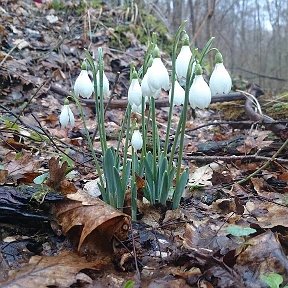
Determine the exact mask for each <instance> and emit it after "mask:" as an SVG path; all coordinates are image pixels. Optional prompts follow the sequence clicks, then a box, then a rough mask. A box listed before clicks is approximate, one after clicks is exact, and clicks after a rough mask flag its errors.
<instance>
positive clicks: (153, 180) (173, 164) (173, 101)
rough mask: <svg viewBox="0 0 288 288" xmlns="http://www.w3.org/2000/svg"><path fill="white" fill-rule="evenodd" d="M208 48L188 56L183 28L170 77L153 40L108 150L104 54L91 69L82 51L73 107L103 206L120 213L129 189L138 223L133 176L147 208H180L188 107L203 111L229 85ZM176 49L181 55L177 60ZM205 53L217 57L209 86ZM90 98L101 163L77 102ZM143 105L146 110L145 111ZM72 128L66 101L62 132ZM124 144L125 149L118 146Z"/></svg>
mask: <svg viewBox="0 0 288 288" xmlns="http://www.w3.org/2000/svg"><path fill="white" fill-rule="evenodd" d="M212 42H213V38H211V39H210V40H209V41H208V42H207V43H206V45H205V47H204V48H203V49H202V51H201V52H200V51H199V50H198V49H194V50H193V52H192V51H191V48H190V43H189V37H188V35H187V34H186V32H185V30H184V23H183V24H182V25H181V26H180V27H179V29H178V31H177V33H176V35H175V40H174V46H173V53H172V67H171V73H170V75H169V72H168V70H167V67H165V65H164V64H163V62H162V59H161V57H160V51H159V49H158V47H157V39H156V35H152V41H151V43H150V45H149V47H148V50H147V52H146V55H145V58H144V61H143V66H142V67H141V69H139V71H136V69H135V68H133V67H132V69H131V77H130V78H131V81H130V87H129V89H128V95H127V96H128V105H127V109H126V111H125V116H124V118H123V121H122V128H121V131H120V133H119V139H118V145H117V147H109V146H108V145H107V141H106V132H105V119H104V104H103V101H104V98H105V97H106V96H107V95H109V82H108V79H107V77H106V75H105V72H104V63H103V52H102V49H101V48H99V49H98V59H97V63H96V64H95V61H94V59H93V58H92V56H91V55H90V54H89V52H87V51H86V60H85V61H84V63H83V64H82V67H81V72H80V75H79V76H78V78H77V79H76V81H75V85H74V94H73V95H72V96H73V97H72V99H73V100H74V101H75V103H76V104H77V107H78V108H79V110H80V115H81V118H82V121H83V123H84V128H85V131H86V138H87V143H88V146H89V148H90V151H91V154H92V157H93V161H94V165H95V169H96V173H97V174H98V176H99V183H98V186H99V189H100V191H101V195H102V198H103V200H104V201H105V202H107V203H108V204H110V205H112V206H114V207H116V208H118V209H122V208H123V205H124V198H125V193H126V191H127V190H128V187H129V188H130V189H129V191H131V211H132V218H133V219H136V213H137V185H136V175H138V176H140V177H142V178H143V179H145V187H144V197H145V198H146V199H147V200H148V201H149V202H150V203H151V204H156V203H161V204H163V205H166V204H167V201H168V200H170V202H172V208H173V209H176V208H177V207H178V206H179V204H180V200H181V196H182V195H183V192H184V189H185V187H186V185H187V182H188V177H189V171H188V168H187V167H185V166H183V163H182V158H183V150H184V134H185V121H186V116H187V110H188V107H189V104H190V106H191V107H192V108H193V109H195V108H199V109H204V108H207V107H208V106H209V104H210V102H211V96H212V95H216V94H225V93H228V92H229V91H230V89H231V85H232V83H231V78H230V75H229V73H228V72H227V70H226V69H225V67H224V65H223V58H222V55H221V53H220V52H219V51H218V49H216V48H212ZM180 45H181V47H180ZM179 49H180V52H179V53H178V54H177V52H178V50H179ZM208 53H215V68H214V70H213V72H212V74H211V77H210V81H209V85H208V84H207V83H206V81H205V80H204V78H203V70H202V66H203V61H204V59H205V57H206V56H207V54H208ZM88 68H89V69H90V70H91V71H92V75H93V81H91V80H90V78H89V76H88V71H87V69H88ZM162 90H165V91H169V103H170V108H169V114H168V121H167V128H166V134H165V135H166V136H165V140H164V143H163V141H162V142H161V140H160V137H159V131H158V126H157V121H156V110H155V100H156V99H158V98H159V97H161V96H160V95H161V91H162ZM92 95H94V100H95V107H96V122H97V125H98V131H99V137H100V141H101V149H102V155H103V157H102V159H101V161H99V160H98V158H97V157H96V154H95V151H94V149H93V141H92V139H91V136H90V134H89V131H88V129H87V127H86V124H85V117H84V114H83V110H82V106H81V102H80V100H79V96H80V97H84V98H90V97H91V96H92ZM147 102H149V105H146V104H147ZM179 105H181V107H182V110H181V115H180V120H179V123H178V126H177V129H176V132H175V135H174V140H173V144H172V147H171V149H170V148H169V147H170V145H169V141H170V136H171V119H172V115H173V113H174V111H173V110H174V107H175V106H179ZM134 113H139V114H141V121H138V120H137V119H139V117H133V115H134ZM137 121H138V122H139V123H138V122H137ZM74 122H75V120H74V116H73V113H72V111H71V109H70V108H69V103H68V101H66V102H65V103H64V106H63V108H62V111H61V115H60V123H61V126H63V127H66V126H69V125H70V126H73V125H74ZM150 132H151V133H150ZM149 133H150V134H152V151H148V150H147V142H148V140H147V139H148V134H149ZM123 138H124V139H125V141H124V145H122V139H123ZM176 149H177V154H176V153H175V151H176ZM100 163H101V164H100Z"/></svg>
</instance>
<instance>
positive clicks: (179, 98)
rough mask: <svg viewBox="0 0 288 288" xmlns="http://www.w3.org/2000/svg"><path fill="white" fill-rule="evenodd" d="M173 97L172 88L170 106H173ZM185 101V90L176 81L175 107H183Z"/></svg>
mask: <svg viewBox="0 0 288 288" xmlns="http://www.w3.org/2000/svg"><path fill="white" fill-rule="evenodd" d="M171 95H172V88H171V89H170V91H169V103H170V104H171ZM184 100H185V90H184V89H183V88H182V87H181V86H180V84H179V82H178V81H177V80H175V85H174V98H173V106H174V105H183V104H184Z"/></svg>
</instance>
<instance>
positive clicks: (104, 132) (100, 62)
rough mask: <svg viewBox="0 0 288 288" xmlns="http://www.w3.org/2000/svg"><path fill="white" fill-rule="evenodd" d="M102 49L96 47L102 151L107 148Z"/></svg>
mask: <svg viewBox="0 0 288 288" xmlns="http://www.w3.org/2000/svg"><path fill="white" fill-rule="evenodd" d="M103 68H104V64H103V50H102V48H101V47H100V48H98V69H99V80H100V83H99V84H100V86H99V87H100V121H101V122H100V123H99V126H100V129H102V133H101V134H102V139H101V137H100V141H101V143H102V146H103V147H102V149H103V152H104V151H106V150H107V140H106V131H105V119H104V95H103V73H104V71H103Z"/></svg>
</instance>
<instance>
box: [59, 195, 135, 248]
mask: <svg viewBox="0 0 288 288" xmlns="http://www.w3.org/2000/svg"><path fill="white" fill-rule="evenodd" d="M53 214H54V215H55V216H56V219H57V222H58V223H59V225H61V227H62V232H63V234H64V235H66V234H68V236H70V237H71V239H72V240H73V242H75V244H76V245H77V246H78V251H80V250H81V251H83V250H84V249H85V250H86V251H87V250H91V251H92V250H93V249H94V248H95V247H96V248H101V249H102V248H109V247H111V240H112V238H113V237H116V238H118V239H120V240H124V239H126V238H127V236H128V231H129V227H130V217H129V216H128V215H126V214H124V213H122V212H120V211H118V210H116V209H115V208H113V207H112V206H110V205H108V204H106V203H105V202H103V201H102V200H100V199H99V198H95V197H91V196H90V195H88V194H87V193H85V192H83V191H78V192H77V193H74V194H69V195H67V199H65V200H64V201H61V202H60V203H57V204H56V205H55V206H54V207H53ZM82 246H83V247H82Z"/></svg>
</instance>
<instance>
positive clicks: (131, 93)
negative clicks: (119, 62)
mask: <svg viewBox="0 0 288 288" xmlns="http://www.w3.org/2000/svg"><path fill="white" fill-rule="evenodd" d="M128 101H129V103H130V105H131V106H132V105H133V104H134V105H136V106H140V105H141V104H142V90H141V86H140V84H139V80H138V78H137V73H136V75H135V78H132V80H131V84H130V86H129V89H128Z"/></svg>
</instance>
